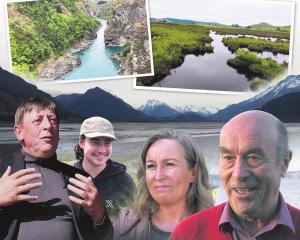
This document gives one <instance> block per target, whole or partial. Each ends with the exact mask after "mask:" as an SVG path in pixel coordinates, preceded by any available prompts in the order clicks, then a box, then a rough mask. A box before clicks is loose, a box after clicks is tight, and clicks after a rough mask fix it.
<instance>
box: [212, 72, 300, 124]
mask: <svg viewBox="0 0 300 240" xmlns="http://www.w3.org/2000/svg"><path fill="white" fill-rule="evenodd" d="M293 93H295V94H296V93H300V75H290V76H288V77H287V78H286V79H284V80H282V81H280V82H279V83H278V84H276V85H274V86H272V87H269V88H267V89H266V90H265V91H263V92H261V93H259V94H257V95H256V96H254V97H252V98H250V99H248V100H246V101H243V102H240V103H237V104H233V105H229V106H228V107H226V108H224V109H222V110H220V111H218V112H217V113H216V114H214V115H213V116H212V119H213V120H215V121H227V120H229V119H230V118H232V117H233V116H235V115H237V114H239V113H241V112H244V111H247V110H252V109H262V108H263V106H264V105H265V104H267V103H269V102H271V101H274V100H275V99H280V98H284V97H283V96H287V95H290V94H293ZM287 107H288V106H287Z"/></svg>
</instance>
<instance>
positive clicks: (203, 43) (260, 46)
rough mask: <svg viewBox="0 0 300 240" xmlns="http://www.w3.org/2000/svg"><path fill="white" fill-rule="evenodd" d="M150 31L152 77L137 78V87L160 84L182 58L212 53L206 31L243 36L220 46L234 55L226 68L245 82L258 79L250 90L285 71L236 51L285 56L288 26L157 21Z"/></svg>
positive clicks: (227, 40) (288, 36)
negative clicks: (271, 39)
mask: <svg viewBox="0 0 300 240" xmlns="http://www.w3.org/2000/svg"><path fill="white" fill-rule="evenodd" d="M151 31H152V47H153V48H152V49H153V60H154V71H155V76H153V77H144V78H138V79H137V85H140V86H151V85H152V84H154V83H155V82H158V81H160V80H162V79H163V78H164V77H165V76H167V75H168V74H169V73H170V69H172V68H175V67H178V66H180V65H181V64H182V62H183V59H184V56H185V55H186V54H195V55H199V54H202V55H203V54H205V53H211V52H213V47H212V46H211V42H212V41H213V39H211V38H210V36H209V32H210V31H215V32H216V33H217V34H220V35H247V36H242V37H224V39H223V44H224V45H225V46H227V47H228V48H229V50H230V51H232V52H236V54H237V56H236V58H234V59H230V60H229V61H228V65H229V66H230V67H233V68H235V69H237V70H238V72H239V73H240V74H246V76H247V78H249V79H251V78H254V77H259V78H261V79H256V80H255V81H252V82H251V84H252V85H251V87H252V86H253V89H256V88H258V87H259V86H264V85H266V84H267V83H269V82H270V80H272V79H273V78H275V77H276V76H278V74H280V73H282V72H284V71H285V70H286V69H287V63H286V62H284V63H283V64H279V63H277V61H275V60H272V59H270V58H266V59H264V58H259V57H257V56H256V55H255V54H254V53H251V52H249V51H244V50H240V48H247V49H249V50H250V51H256V52H263V51H269V52H273V53H274V54H276V53H282V54H289V38H290V26H281V27H278V26H272V25H268V24H266V23H262V24H257V25H251V26H248V27H241V26H235V25H234V26H233V25H232V26H212V25H209V24H199V25H196V24H185V23H171V22H161V21H159V22H151ZM248 35H251V36H257V37H264V38H278V40H276V41H270V40H264V39H257V38H254V37H248ZM280 39H281V40H280ZM282 39H286V40H285V41H283V40H282ZM212 67H213V66H212Z"/></svg>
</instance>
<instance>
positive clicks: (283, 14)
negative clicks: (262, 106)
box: [136, 0, 295, 92]
mask: <svg viewBox="0 0 300 240" xmlns="http://www.w3.org/2000/svg"><path fill="white" fill-rule="evenodd" d="M149 5H150V19H151V37H152V51H153V61H154V72H155V75H154V76H150V77H140V78H137V79H136V86H137V88H140V87H147V89H160V88H167V89H173V88H175V89H178V90H187V89H195V90H212V91H225V92H251V91H258V90H261V89H263V88H265V87H267V86H269V85H272V84H274V83H276V82H277V81H279V80H281V79H283V78H284V77H285V76H286V75H287V74H288V70H289V65H291V61H292V54H291V53H292V39H293V24H294V11H295V2H294V1H268V0H257V1H241V0H211V1H204V0H200V1H199V0H185V1H173V0H164V1H160V0H151V1H149ZM151 87H152V88H151Z"/></svg>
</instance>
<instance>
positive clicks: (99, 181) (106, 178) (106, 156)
mask: <svg viewBox="0 0 300 240" xmlns="http://www.w3.org/2000/svg"><path fill="white" fill-rule="evenodd" d="M114 140H117V138H116V137H115V133H114V129H113V126H112V124H111V123H110V122H109V121H108V120H107V119H105V118H102V117H91V118H88V119H86V120H84V121H83V123H82V125H81V128H80V136H79V143H78V144H77V145H76V146H75V155H76V158H77V160H78V161H77V162H76V163H75V165H74V166H75V167H77V168H80V169H83V170H85V171H86V172H87V173H89V174H90V175H91V176H92V177H93V180H94V183H95V185H96V187H97V188H98V190H99V191H100V193H101V197H102V199H103V200H105V205H106V209H107V210H108V213H109V215H110V217H111V218H112V219H114V217H116V216H117V214H118V210H119V207H120V206H128V204H129V203H130V202H131V201H132V200H133V194H134V191H135V184H134V182H133V180H132V178H131V177H130V176H129V175H128V174H127V173H126V166H124V165H123V164H120V163H117V162H114V161H112V160H111V159H110V156H111V154H112V141H114Z"/></svg>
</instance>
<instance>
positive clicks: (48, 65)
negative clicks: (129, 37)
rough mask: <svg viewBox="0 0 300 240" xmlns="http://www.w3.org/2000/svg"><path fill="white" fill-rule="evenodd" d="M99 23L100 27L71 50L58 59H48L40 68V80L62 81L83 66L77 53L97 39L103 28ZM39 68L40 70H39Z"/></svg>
mask: <svg viewBox="0 0 300 240" xmlns="http://www.w3.org/2000/svg"><path fill="white" fill-rule="evenodd" d="M101 27H102V26H101V24H100V22H99V27H98V28H96V29H95V30H94V31H93V32H91V33H88V34H86V35H85V36H84V37H83V39H81V40H80V41H79V42H77V43H76V44H75V45H74V46H73V47H72V48H71V49H70V50H68V51H67V52H66V53H64V54H63V55H62V56H60V57H58V59H48V60H47V61H46V62H44V63H41V64H40V65H42V66H39V67H41V68H43V70H42V71H41V73H40V74H39V77H38V78H39V79H40V80H41V81H55V80H58V79H60V77H61V76H63V75H64V74H66V73H68V72H70V71H72V70H73V69H74V68H75V67H78V66H80V65H81V61H80V57H78V56H75V54H76V53H78V52H80V51H82V50H84V49H86V48H88V47H89V46H90V45H91V44H92V43H93V42H94V41H95V39H96V38H97V32H98V31H99V29H100V28H101ZM39 67H38V68H39Z"/></svg>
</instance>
